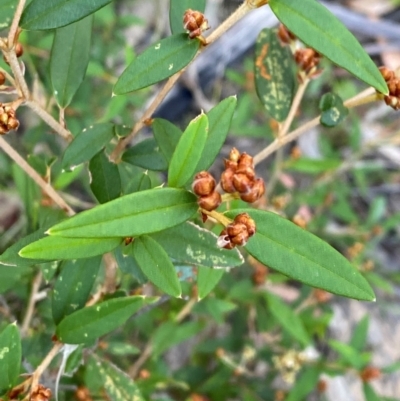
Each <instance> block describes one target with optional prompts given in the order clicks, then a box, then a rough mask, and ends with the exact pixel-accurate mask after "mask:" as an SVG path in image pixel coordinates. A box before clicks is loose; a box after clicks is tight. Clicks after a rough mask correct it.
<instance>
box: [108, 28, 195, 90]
mask: <svg viewBox="0 0 400 401" xmlns="http://www.w3.org/2000/svg"><path fill="white" fill-rule="evenodd" d="M199 47H200V41H199V40H197V39H193V40H192V39H189V36H188V35H187V34H178V35H172V36H169V37H167V38H165V39H162V40H160V41H159V42H157V43H155V44H153V45H151V46H150V47H149V48H148V49H146V50H145V51H144V52H143V53H142V54H140V55H139V56H138V57H136V58H135V60H133V62H132V63H131V64H130V65H129V66H128V67H127V68H126V70H125V71H124V72H123V73H122V75H121V76H120V77H119V79H118V81H117V83H116V84H115V86H114V95H123V94H125V93H129V92H133V91H135V90H137V89H141V88H145V87H147V86H150V85H153V84H155V83H157V82H159V81H162V80H163V79H165V78H168V77H170V76H171V75H174V74H175V73H176V72H178V71H180V70H181V69H182V68H184V67H185V66H187V65H188V64H189V63H190V62H191V61H192V59H193V58H194V56H195V55H196V53H197V51H198V49H199Z"/></svg>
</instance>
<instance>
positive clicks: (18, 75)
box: [6, 48, 31, 99]
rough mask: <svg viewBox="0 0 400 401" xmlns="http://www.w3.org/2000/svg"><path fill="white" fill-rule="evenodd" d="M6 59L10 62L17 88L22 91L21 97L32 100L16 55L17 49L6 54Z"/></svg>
mask: <svg viewBox="0 0 400 401" xmlns="http://www.w3.org/2000/svg"><path fill="white" fill-rule="evenodd" d="M6 57H7V59H8V62H9V63H10V67H11V70H12V72H13V74H14V78H15V81H16V84H17V88H16V89H19V91H20V95H21V96H23V97H24V98H25V99H29V98H30V96H31V95H30V93H29V88H28V85H27V84H26V81H25V78H24V74H23V73H22V70H21V66H20V64H19V61H18V58H17V55H16V54H15V49H14V48H12V49H10V50H9V51H8V52H7V53H6Z"/></svg>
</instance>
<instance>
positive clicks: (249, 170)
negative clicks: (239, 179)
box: [235, 164, 256, 180]
mask: <svg viewBox="0 0 400 401" xmlns="http://www.w3.org/2000/svg"><path fill="white" fill-rule="evenodd" d="M235 173H236V174H245V175H246V176H247V177H248V178H249V179H250V180H254V178H255V176H256V173H255V171H254V167H252V166H245V165H243V164H239V165H238V167H237V169H236V171H235Z"/></svg>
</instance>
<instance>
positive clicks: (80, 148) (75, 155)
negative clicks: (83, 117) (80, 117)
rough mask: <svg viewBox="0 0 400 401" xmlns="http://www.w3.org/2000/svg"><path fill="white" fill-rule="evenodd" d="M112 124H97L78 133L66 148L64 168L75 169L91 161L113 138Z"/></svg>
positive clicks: (63, 161)
mask: <svg viewBox="0 0 400 401" xmlns="http://www.w3.org/2000/svg"><path fill="white" fill-rule="evenodd" d="M113 136H114V127H113V125H112V124H109V123H104V124H96V125H92V126H90V127H89V128H85V129H84V130H83V131H82V132H81V133H80V134H78V135H77V136H76V137H75V138H74V140H73V141H72V142H71V143H70V144H69V146H68V147H67V149H66V150H65V153H64V156H63V160H62V166H63V169H73V168H74V167H76V166H78V165H79V164H81V163H84V162H87V161H89V160H90V159H91V158H92V157H93V156H94V155H95V154H97V153H98V152H100V150H102V149H103V148H104V147H105V146H106V145H107V144H108V143H109V142H110V141H111V139H112V138H113Z"/></svg>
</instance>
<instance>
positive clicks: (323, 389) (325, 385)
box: [317, 379, 328, 393]
mask: <svg viewBox="0 0 400 401" xmlns="http://www.w3.org/2000/svg"><path fill="white" fill-rule="evenodd" d="M327 389H328V383H327V381H326V380H323V379H321V380H320V381H319V382H318V383H317V391H318V392H319V393H325V392H326V390H327Z"/></svg>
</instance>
